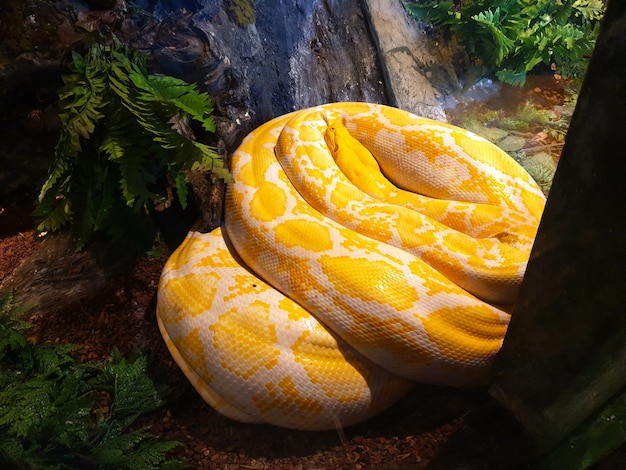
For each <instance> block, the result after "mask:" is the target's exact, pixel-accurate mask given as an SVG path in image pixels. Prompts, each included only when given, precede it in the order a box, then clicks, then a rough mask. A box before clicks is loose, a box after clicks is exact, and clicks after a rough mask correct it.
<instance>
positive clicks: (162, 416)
mask: <svg viewBox="0 0 626 470" xmlns="http://www.w3.org/2000/svg"><path fill="white" fill-rule="evenodd" d="M5 220H6V219H5ZM5 228H6V225H5ZM6 232H7V231H6V230H5V233H2V234H0V282H1V281H2V279H4V278H5V277H6V276H8V275H9V274H10V273H11V272H12V270H13V269H15V267H17V266H18V264H19V263H20V262H21V261H22V260H23V259H24V258H25V257H27V256H28V255H29V254H31V253H32V252H33V251H34V250H36V249H37V246H38V242H37V241H36V240H35V236H34V231H33V230H32V229H31V230H26V231H16V232H15V233H6ZM8 232H10V230H8ZM161 250H162V251H163V253H164V254H163V256H160V257H148V256H146V257H143V258H141V259H139V260H138V262H137V263H136V265H135V266H134V267H133V268H132V269H131V270H129V272H127V273H126V274H125V275H120V276H118V277H116V278H115V279H113V281H112V282H111V284H112V285H111V287H110V289H107V290H106V295H104V296H103V297H102V298H101V299H99V300H97V301H93V302H90V303H88V304H87V305H82V306H80V307H79V308H78V309H77V310H76V311H73V312H60V313H51V314H49V315H37V316H35V317H33V318H31V319H30V320H31V322H32V323H33V328H32V330H31V333H30V338H31V339H32V340H33V341H36V342H53V343H60V342H61V343H74V344H78V345H81V348H80V349H79V350H78V351H77V354H78V356H79V357H80V359H81V360H83V361H91V360H100V359H106V358H107V357H109V355H110V353H111V351H112V350H113V349H114V348H117V349H119V350H120V351H121V352H122V353H124V354H130V353H131V352H132V351H133V350H134V349H136V348H141V349H142V350H143V351H144V352H145V353H146V354H147V355H148V357H149V359H150V364H151V366H150V373H151V376H152V378H153V380H154V381H155V382H156V383H159V384H164V385H166V386H167V387H168V388H169V389H170V393H169V395H168V401H167V405H166V406H165V407H164V408H163V409H161V410H159V411H157V412H155V413H154V414H152V415H151V416H149V417H147V418H146V419H144V422H142V425H149V426H151V430H152V432H153V433H155V434H156V435H160V436H163V437H165V438H168V439H174V440H178V441H180V442H182V443H183V446H181V447H179V448H178V449H177V451H176V452H178V455H179V456H180V457H186V458H187V459H188V460H189V461H190V462H191V465H192V468H215V469H316V468H354V469H367V468H411V469H422V468H429V469H432V468H444V469H446V468H456V467H457V464H458V463H460V462H464V463H466V464H471V463H472V462H474V463H476V464H477V465H482V464H484V463H486V462H488V461H490V460H492V459H494V458H499V457H500V456H501V451H502V450H503V447H502V445H501V441H503V439H502V437H506V436H509V437H511V438H512V440H513V441H514V440H515V439H516V436H517V434H518V432H519V430H518V428H517V426H516V424H515V421H514V420H513V418H512V417H511V416H510V415H508V414H507V413H506V412H505V411H504V410H503V409H501V408H500V407H498V406H497V405H496V404H495V403H494V402H493V401H492V400H491V398H490V397H489V395H488V394H487V393H486V391H484V390H473V391H463V390H456V389H446V388H439V387H424V386H420V387H417V388H416V389H415V391H414V392H412V393H411V394H410V395H409V396H407V397H406V398H405V399H404V400H402V401H401V402H400V403H398V404H397V405H396V406H394V407H392V408H391V409H389V410H387V411H386V412H384V413H382V414H381V415H379V416H378V417H376V418H374V419H371V420H369V421H367V422H366V423H363V424H360V425H356V426H352V427H350V428H347V429H338V430H336V431H327V432H300V431H292V430H286V429H280V428H276V427H273V426H268V425H249V424H241V423H236V422H233V421H230V420H229V419H226V418H224V417H222V416H221V415H219V414H217V413H216V412H215V411H213V410H212V409H211V408H210V407H209V406H208V405H206V404H205V403H204V402H203V401H202V399H201V398H200V397H199V396H198V395H197V394H196V392H195V390H194V389H193V388H192V387H191V385H190V384H189V383H188V382H187V380H186V378H185V377H184V376H183V374H182V373H181V372H180V371H179V370H178V368H177V367H176V365H175V364H174V362H173V360H172V359H171V357H170V355H169V353H168V351H167V349H166V347H165V345H164V343H163V341H162V340H161V337H160V334H159V332H158V328H157V325H156V320H155V310H154V308H155V294H156V290H157V283H158V280H159V276H160V273H161V269H162V267H163V264H164V263H165V260H166V259H167V254H168V251H167V248H166V247H164V246H162V247H161ZM509 441H511V439H509ZM469 468H472V467H469ZM476 468H480V467H476Z"/></svg>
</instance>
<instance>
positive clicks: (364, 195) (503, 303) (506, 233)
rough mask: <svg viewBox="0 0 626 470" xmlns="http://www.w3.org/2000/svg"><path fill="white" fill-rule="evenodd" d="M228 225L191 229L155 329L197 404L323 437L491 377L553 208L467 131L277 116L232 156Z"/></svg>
mask: <svg viewBox="0 0 626 470" xmlns="http://www.w3.org/2000/svg"><path fill="white" fill-rule="evenodd" d="M232 173H233V177H234V181H235V182H234V183H233V184H231V185H229V187H228V189H227V193H226V205H225V221H224V224H223V226H222V227H221V228H218V229H216V230H214V231H213V232H211V233H206V234H203V233H199V232H196V231H191V232H190V233H189V234H188V236H187V238H186V239H185V241H184V242H183V243H182V245H181V246H180V247H179V248H178V249H177V250H176V251H175V252H174V253H173V254H172V256H171V257H170V259H169V260H168V262H167V264H166V266H165V268H164V271H163V274H162V276H161V280H160V284H159V291H158V307H157V317H158V322H159V327H160V329H161V333H162V335H163V337H164V339H165V341H166V343H167V346H168V348H169V350H170V352H171V353H172V356H173V357H174V359H175V360H176V362H177V364H178V365H179V366H180V367H181V369H182V370H183V372H184V373H185V375H186V376H187V377H188V379H189V380H190V381H191V383H192V384H193V386H194V387H195V388H196V389H197V391H198V392H199V393H200V395H201V396H202V397H203V398H204V399H205V400H206V401H207V402H208V403H209V404H210V405H211V406H212V407H213V408H215V409H216V410H217V411H219V412H220V413H222V414H224V415H226V416H228V417H230V418H232V419H234V420H238V421H242V422H265V423H271V424H274V425H278V426H283V427H288V428H294V429H302V430H322V429H329V428H336V427H341V426H348V425H350V424H354V423H356V422H359V421H361V420H364V419H366V418H368V417H370V416H372V415H374V414H376V413H378V412H380V411H381V410H383V409H384V408H386V407H388V406H390V405H391V404H393V403H394V402H396V401H397V400H398V399H399V398H400V397H402V396H403V395H404V394H405V393H406V392H407V391H408V390H409V388H410V387H411V385H412V384H413V383H415V382H422V383H429V384H439V385H455V386H461V385H476V384H483V383H485V382H487V381H488V380H489V375H490V371H491V365H492V362H493V359H494V356H495V354H496V353H497V351H498V350H499V348H500V346H501V344H502V341H503V338H504V334H505V332H506V328H507V325H508V321H509V313H507V312H508V311H510V306H511V305H512V304H513V303H514V302H515V299H516V295H517V292H518V288H519V285H520V282H521V279H522V277H523V275H524V271H525V268H526V263H527V261H528V257H529V254H530V249H531V246H532V243H533V240H534V237H535V234H536V230H537V226H538V224H539V220H540V217H541V214H542V211H543V207H544V203H545V198H544V196H543V194H542V192H541V190H540V189H539V187H538V186H537V185H536V184H535V182H534V181H533V180H532V179H531V178H530V177H529V176H528V174H527V173H526V172H525V171H524V170H523V169H522V168H521V167H520V166H519V165H518V164H517V163H516V162H515V161H514V160H512V159H511V158H510V157H509V156H508V155H507V154H506V153H504V152H503V151H501V150H500V149H499V148H498V147H496V146H495V145H493V144H491V143H489V142H488V141H486V140H484V139H483V138H481V137H478V136H476V135H474V134H472V133H470V132H468V131H465V130H462V129H459V128H457V127H454V126H450V125H447V124H444V123H440V122H436V121H432V120H429V119H424V118H420V117H417V116H414V115H412V114H410V113H407V112H405V111H401V110H398V109H395V108H390V107H386V106H381V105H375V104H365V103H336V104H328V105H324V106H319V107H315V108H310V109H305V110H302V111H297V112H294V113H291V114H288V115H285V116H281V117H278V118H276V119H274V120H272V121H270V122H268V123H266V124H264V125H262V126H261V127H259V128H258V129H256V130H255V131H254V132H252V133H251V134H250V135H248V136H247V137H246V139H245V140H244V141H243V143H242V144H241V146H240V147H239V149H238V150H237V151H236V152H235V154H234V155H233V158H232Z"/></svg>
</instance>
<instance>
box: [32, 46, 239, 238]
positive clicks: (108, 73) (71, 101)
mask: <svg viewBox="0 0 626 470" xmlns="http://www.w3.org/2000/svg"><path fill="white" fill-rule="evenodd" d="M72 67H73V73H71V74H69V75H66V76H64V77H63V80H64V86H63V87H62V88H61V90H59V99H60V106H61V108H62V113H61V115H60V118H61V122H62V131H61V136H60V138H59V142H58V144H57V147H56V149H55V158H54V161H53V163H52V165H51V167H50V169H49V174H48V178H47V180H46V182H45V183H44V185H43V187H42V188H41V192H40V194H39V198H38V203H37V208H36V209H35V216H36V217H38V219H39V225H38V227H37V228H38V230H39V231H42V232H43V231H56V230H59V229H60V228H62V227H64V226H66V225H71V226H72V229H73V231H74V235H75V236H76V238H77V240H78V247H77V248H78V249H82V248H84V246H85V244H86V243H87V242H88V241H89V240H90V239H91V238H92V236H93V235H94V234H95V233H102V234H105V235H106V236H107V237H108V239H109V240H111V241H112V242H114V243H119V244H126V245H128V246H131V247H133V248H135V247H136V248H139V249H141V250H145V249H148V248H150V246H151V245H152V243H153V241H154V237H155V229H154V227H153V226H152V223H151V218H150V211H151V209H152V204H153V203H154V201H161V202H165V201H168V200H169V199H171V193H172V188H175V191H176V194H177V196H178V199H179V200H180V202H181V204H182V206H183V207H185V206H186V203H187V187H186V177H185V172H186V171H188V170H190V169H196V168H207V169H212V170H213V171H214V172H215V173H216V174H217V175H218V176H219V177H221V178H223V179H229V178H230V175H229V173H228V170H227V169H226V168H224V166H223V162H222V161H221V159H220V158H219V156H218V155H217V153H216V152H215V150H214V149H213V148H211V147H209V146H207V145H205V144H203V143H200V142H198V141H196V140H195V139H194V138H193V133H192V131H191V128H190V126H189V123H188V122H189V121H195V122H197V123H199V125H201V126H202V128H203V129H204V130H205V131H208V132H214V130H215V126H214V123H213V120H212V118H211V116H210V113H211V112H212V110H213V108H212V103H211V100H210V98H209V97H208V95H207V94H206V93H199V92H198V91H197V90H196V87H195V86H194V85H189V84H187V83H185V82H184V81H182V80H179V79H177V78H173V77H164V76H155V75H150V74H148V72H147V69H146V64H145V58H144V57H143V56H142V55H140V54H138V53H136V52H134V51H132V50H130V49H128V48H127V47H124V46H123V45H122V44H120V43H119V41H117V40H114V41H113V42H112V43H111V44H95V45H93V46H92V47H91V48H90V49H89V51H88V52H87V53H86V54H85V56H84V57H82V56H81V55H79V54H77V53H74V54H73V66H72Z"/></svg>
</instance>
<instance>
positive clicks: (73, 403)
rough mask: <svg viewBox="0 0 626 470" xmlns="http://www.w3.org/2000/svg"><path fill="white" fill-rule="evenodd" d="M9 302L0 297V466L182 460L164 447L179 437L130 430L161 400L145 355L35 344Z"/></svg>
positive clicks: (148, 464)
mask: <svg viewBox="0 0 626 470" xmlns="http://www.w3.org/2000/svg"><path fill="white" fill-rule="evenodd" d="M11 302H12V299H11V296H7V297H4V298H2V299H0V467H2V468H16V469H19V468H25V469H26V468H55V469H71V468H80V469H92V468H93V469H95V468H101V469H106V468H119V469H124V468H127V469H152V468H155V469H156V468H159V469H162V468H164V469H168V468H185V463H184V462H181V461H178V460H175V459H172V458H170V457H169V456H168V455H167V452H168V451H169V450H171V449H173V448H174V447H177V446H178V445H179V443H177V442H175V441H164V440H161V439H159V438H157V437H156V436H154V435H152V434H151V433H150V432H149V431H148V430H147V429H146V428H139V429H137V427H136V425H135V426H134V428H135V429H134V430H131V427H133V425H134V424H135V423H136V421H137V418H139V417H140V416H142V415H144V414H146V413H149V412H151V411H154V410H155V409H158V408H159V407H160V406H161V405H162V404H163V400H162V399H161V397H160V395H159V393H158V392H157V390H156V389H155V387H154V384H153V383H152V381H151V380H150V378H149V377H148V375H147V371H146V367H147V361H146V358H145V357H144V356H142V355H136V357H134V358H133V359H131V360H126V359H124V358H123V357H121V355H120V354H119V353H118V352H114V353H113V355H112V358H111V359H110V360H109V361H108V362H105V363H102V362H98V363H90V364H81V363H79V362H77V361H76V360H75V359H74V358H73V357H72V356H71V355H70V352H71V351H73V350H74V349H76V346H73V345H45V344H42V345H34V344H32V343H31V342H29V341H28V340H27V339H26V337H25V335H24V333H25V331H26V330H27V329H28V327H29V325H28V324H27V323H24V322H21V321H19V320H17V319H16V314H15V311H13V310H14V307H13V305H12V303H11Z"/></svg>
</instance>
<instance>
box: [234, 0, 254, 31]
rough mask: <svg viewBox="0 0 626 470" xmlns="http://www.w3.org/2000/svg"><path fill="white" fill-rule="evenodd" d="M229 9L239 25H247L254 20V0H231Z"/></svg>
mask: <svg viewBox="0 0 626 470" xmlns="http://www.w3.org/2000/svg"><path fill="white" fill-rule="evenodd" d="M230 11H231V12H232V13H233V14H234V15H235V19H236V21H237V23H238V24H239V25H240V26H247V25H249V24H254V23H255V22H256V15H255V13H254V0H233V1H232V2H231V4H230Z"/></svg>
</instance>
